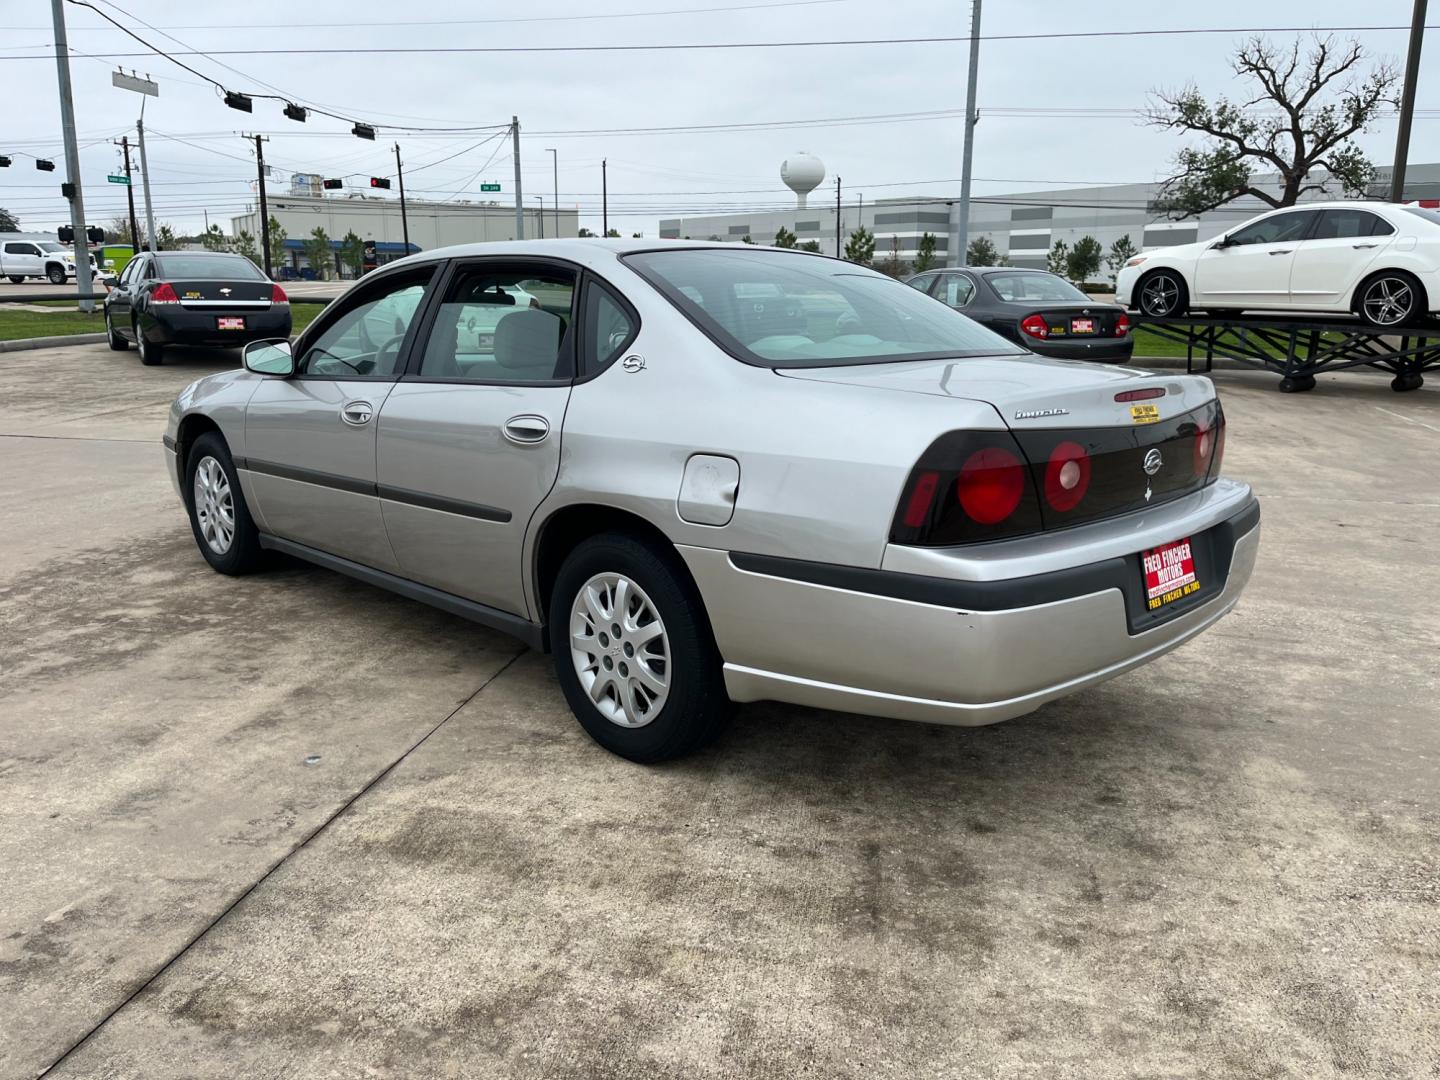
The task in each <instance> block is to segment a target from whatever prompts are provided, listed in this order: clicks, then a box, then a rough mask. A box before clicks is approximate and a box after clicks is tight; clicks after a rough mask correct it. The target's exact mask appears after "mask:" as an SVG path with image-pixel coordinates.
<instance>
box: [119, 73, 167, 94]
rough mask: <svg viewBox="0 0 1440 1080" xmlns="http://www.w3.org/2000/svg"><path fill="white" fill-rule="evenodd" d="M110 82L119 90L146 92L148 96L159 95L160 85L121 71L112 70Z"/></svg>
mask: <svg viewBox="0 0 1440 1080" xmlns="http://www.w3.org/2000/svg"><path fill="white" fill-rule="evenodd" d="M110 82H111V83H112V84H113V85H115V86H118V87H120V89H121V90H134V91H135V92H136V93H137V94H146V95H148V96H149V97H159V96H160V87H159V86H158V85H157V84H156V83H155V82H153V81H152V80H150V79H142V78H139V77H138V76H136V75H126V74H125V73H124V72H123V71H112V72H111V73H110Z"/></svg>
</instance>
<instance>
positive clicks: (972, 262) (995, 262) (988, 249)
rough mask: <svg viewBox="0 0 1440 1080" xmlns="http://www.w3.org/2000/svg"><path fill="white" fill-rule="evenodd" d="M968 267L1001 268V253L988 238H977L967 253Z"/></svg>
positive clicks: (966, 262)
mask: <svg viewBox="0 0 1440 1080" xmlns="http://www.w3.org/2000/svg"><path fill="white" fill-rule="evenodd" d="M965 265H966V266H999V265H1000V252H999V251H997V250H996V249H995V244H994V243H993V242H992V241H991V239H990V238H989V237H988V236H977V237H975V239H974V240H971V241H970V247H969V248H967V249H966V251H965Z"/></svg>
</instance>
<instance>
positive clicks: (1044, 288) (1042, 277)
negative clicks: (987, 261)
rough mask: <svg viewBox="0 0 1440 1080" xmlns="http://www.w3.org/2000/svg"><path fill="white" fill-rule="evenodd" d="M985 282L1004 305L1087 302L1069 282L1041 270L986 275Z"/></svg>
mask: <svg viewBox="0 0 1440 1080" xmlns="http://www.w3.org/2000/svg"><path fill="white" fill-rule="evenodd" d="M985 280H986V282H987V283H988V284H989V285H990V288H992V289H993V290H995V295H996V296H998V297H1000V299H1001V300H1004V301H1005V302H1006V303H1014V302H1017V301H1018V302H1021V303H1028V302H1029V301H1032V300H1040V301H1049V300H1057V301H1065V300H1089V299H1090V297H1088V296H1086V295H1085V294H1084V293H1083V292H1081V291H1080V290H1079V289H1077V288H1076V287H1075V286H1074V285H1071V284H1070V282H1068V281H1066V280H1065V279H1064V278H1062V277H1056V276H1055V275H1054V274H1047V273H1046V272H1045V271H1043V270H1031V271H1029V272H1028V273H1026V272H1024V271H1021V272H1019V273H1014V274H986V275H985Z"/></svg>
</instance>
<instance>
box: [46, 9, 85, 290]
mask: <svg viewBox="0 0 1440 1080" xmlns="http://www.w3.org/2000/svg"><path fill="white" fill-rule="evenodd" d="M64 9H65V2H64V0H50V14H51V15H52V16H53V17H54V20H55V72H56V74H57V75H58V76H59V80H60V124H61V127H62V128H63V129H64V134H65V172H66V174H67V175H68V176H69V180H68V182H67V183H66V184H65V185H64V187H62V188H61V190H62V191H63V192H64V193H65V197H66V198H67V199H69V200H70V227H71V228H72V229H74V230H75V235H74V242H75V284H76V285H77V286H78V287H79V290H80V310H81V311H84V312H87V313H89V312H92V311H94V310H95V286H94V283H93V281H92V279H91V277H90V242H89V237H88V235H87V234H86V229H87V228H88V225H87V223H86V221H85V195H84V192H83V191H82V190H81V186H80V149H79V147H78V146H77V145H76V142H75V101H74V98H73V97H72V96H71V90H70V43H69V41H68V40H67V39H66V36H65V10H64Z"/></svg>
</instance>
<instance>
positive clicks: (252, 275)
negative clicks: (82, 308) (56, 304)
mask: <svg viewBox="0 0 1440 1080" xmlns="http://www.w3.org/2000/svg"><path fill="white" fill-rule="evenodd" d="M105 284H106V286H108V287H109V290H110V291H109V294H108V295H107V296H106V297H105V332H106V336H107V337H108V338H109V340H110V348H112V349H114V350H116V351H117V352H122V351H124V350H125V349H128V348H129V347H130V343H131V342H132V341H133V342H134V343H135V344H136V346H137V347H138V348H139V350H140V362H141V363H142V364H158V363H160V362H161V360H162V359H163V357H164V353H165V348H166V346H168V345H208V346H220V347H227V348H234V347H236V346H240V345H244V344H245V343H246V342H247V341H254V340H256V339H257V338H285V337H289V336H290V298H289V297H287V296H286V295H285V290H284V289H282V288H280V286H279V285H276V284H275V283H274V282H273V281H271V280H270V279H269V278H268V277H266V276H265V275H264V273H262V272H261V271H260V270H259V269H258V268H257V267H256V266H255V264H254V263H252V262H251V261H250V260H249V259H247V258H245V256H243V255H227V254H224V253H222V252H216V251H161V252H155V253H151V252H148V251H147V252H143V253H141V254H140V255H137V256H136V257H135V258H133V259H131V260H130V262H129V263H128V264H127V265H126V267H125V270H124V272H123V273H122V274H121V275H120V276H119V277H118V278H107V279H105Z"/></svg>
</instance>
